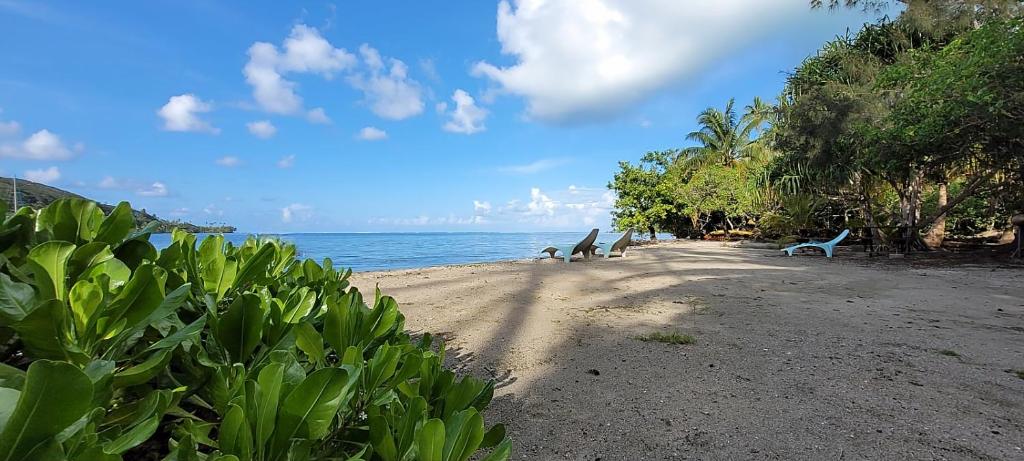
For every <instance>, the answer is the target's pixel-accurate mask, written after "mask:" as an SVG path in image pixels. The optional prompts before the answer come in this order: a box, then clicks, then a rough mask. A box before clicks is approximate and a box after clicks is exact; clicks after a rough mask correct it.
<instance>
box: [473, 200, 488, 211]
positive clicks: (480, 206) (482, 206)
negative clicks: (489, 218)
mask: <svg viewBox="0 0 1024 461" xmlns="http://www.w3.org/2000/svg"><path fill="white" fill-rule="evenodd" d="M473 212H475V213H482V214H487V213H490V212H491V202H482V201H480V200H473Z"/></svg>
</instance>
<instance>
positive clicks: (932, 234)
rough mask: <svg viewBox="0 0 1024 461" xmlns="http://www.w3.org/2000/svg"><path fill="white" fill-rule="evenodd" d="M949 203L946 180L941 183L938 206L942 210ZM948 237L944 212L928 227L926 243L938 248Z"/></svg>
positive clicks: (925, 237)
mask: <svg viewBox="0 0 1024 461" xmlns="http://www.w3.org/2000/svg"><path fill="white" fill-rule="evenodd" d="M948 204H949V185H948V184H946V183H945V182H940V183H939V203H938V208H937V209H939V210H941V209H942V208H943V207H945V206H946V205H948ZM945 238H946V214H945V213H943V214H942V216H939V217H938V218H937V219H936V220H935V222H933V223H932V227H931V228H929V229H928V233H927V234H925V236H924V243H926V244H928V247H929V248H932V249H938V248H941V247H942V241H943V240H944V239H945Z"/></svg>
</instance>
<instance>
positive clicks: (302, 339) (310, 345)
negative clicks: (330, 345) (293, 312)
mask: <svg viewBox="0 0 1024 461" xmlns="http://www.w3.org/2000/svg"><path fill="white" fill-rule="evenodd" d="M292 331H294V332H295V345H296V346H298V347H299V350H301V351H302V352H304V353H305V354H306V355H307V356H309V358H310V359H312V360H313V361H314V362H317V363H321V362H323V361H324V339H323V338H322V337H320V333H319V332H317V331H316V328H314V327H313V325H311V324H310V323H309V322H302V323H299V324H297V325H295V329H294V330H292Z"/></svg>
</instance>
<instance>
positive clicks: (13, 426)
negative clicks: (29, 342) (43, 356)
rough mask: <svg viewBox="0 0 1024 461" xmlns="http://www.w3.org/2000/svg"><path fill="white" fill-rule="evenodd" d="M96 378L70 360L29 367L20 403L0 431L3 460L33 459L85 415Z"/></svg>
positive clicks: (38, 361)
mask: <svg viewBox="0 0 1024 461" xmlns="http://www.w3.org/2000/svg"><path fill="white" fill-rule="evenodd" d="M92 390H93V389H92V382H91V381H89V377H88V376H86V375H85V373H83V372H82V371H81V370H79V369H78V367H76V366H74V365H71V364H69V363H61V362H51V361H49V360H37V361H35V362H33V363H32V365H30V366H29V368H28V373H27V375H26V379H25V388H24V390H23V391H22V392H21V395H20V396H19V398H18V404H17V406H16V407H15V409H14V411H13V412H12V413H11V416H10V417H9V418H8V419H7V424H5V425H4V427H3V430H2V432H0V460H3V461H21V460H25V461H31V460H32V459H44V458H28V457H29V456H33V454H32V453H33V451H35V452H36V454H38V453H39V451H38V447H41V446H44V445H46V444H48V443H56V442H55V441H54V437H56V436H57V434H60V432H61V431H63V430H64V428H66V427H68V426H70V425H71V424H72V423H74V422H75V421H78V419H79V418H81V417H82V416H84V415H85V414H86V412H88V411H89V408H90V406H91V403H92Z"/></svg>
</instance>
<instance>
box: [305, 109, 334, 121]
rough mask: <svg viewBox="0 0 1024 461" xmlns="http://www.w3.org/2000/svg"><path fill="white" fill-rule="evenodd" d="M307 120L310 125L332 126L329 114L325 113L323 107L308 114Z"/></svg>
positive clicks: (311, 110)
mask: <svg viewBox="0 0 1024 461" xmlns="http://www.w3.org/2000/svg"><path fill="white" fill-rule="evenodd" d="M306 120H309V123H315V124H317V125H330V124H331V119H330V117H328V116H327V112H325V111H324V108H323V107H316V108H313V109H310V110H309V112H306Z"/></svg>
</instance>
